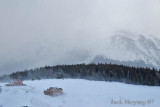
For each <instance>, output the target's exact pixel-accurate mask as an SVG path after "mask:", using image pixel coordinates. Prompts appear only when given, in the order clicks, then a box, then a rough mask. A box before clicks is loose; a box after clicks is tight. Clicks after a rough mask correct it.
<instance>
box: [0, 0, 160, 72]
mask: <svg viewBox="0 0 160 107" xmlns="http://www.w3.org/2000/svg"><path fill="white" fill-rule="evenodd" d="M159 28H160V1H159V0H0V74H5V73H10V72H16V71H17V70H24V69H30V68H35V67H40V66H44V65H56V64H74V63H78V59H76V57H75V56H74V54H73V53H76V52H77V53H79V52H81V50H82V51H83V50H87V52H88V51H89V52H91V53H94V52H96V50H98V49H99V48H101V47H103V42H104V39H105V38H107V36H111V35H112V33H113V32H115V31H117V30H126V31H129V32H134V33H140V34H144V35H146V34H152V35H154V36H157V37H158V35H159V34H160V30H159Z"/></svg>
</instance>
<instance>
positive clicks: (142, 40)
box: [92, 31, 160, 68]
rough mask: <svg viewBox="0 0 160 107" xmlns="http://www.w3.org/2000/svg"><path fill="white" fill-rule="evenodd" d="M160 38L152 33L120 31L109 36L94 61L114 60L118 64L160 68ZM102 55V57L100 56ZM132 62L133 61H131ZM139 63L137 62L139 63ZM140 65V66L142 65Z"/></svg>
mask: <svg viewBox="0 0 160 107" xmlns="http://www.w3.org/2000/svg"><path fill="white" fill-rule="evenodd" d="M159 53H160V40H159V39H158V38H156V37H154V36H152V35H141V34H134V33H130V32H127V31H118V32H116V33H115V34H114V35H113V36H111V37H109V38H107V41H106V43H105V46H104V49H103V50H102V51H101V53H100V52H99V54H97V55H96V56H95V57H94V58H93V60H92V62H95V63H97V62H103V63H105V62H107V63H108V62H109V61H110V62H114V63H116V62H117V63H118V64H125V65H126V64H127V62H128V64H131V65H130V66H135V65H137V66H138V65H139V64H140V63H139V62H143V64H142V65H143V67H144V66H149V67H156V68H160V54H159ZM100 56H101V57H100ZM131 62H132V63H131ZM137 62H138V64H135V63H137ZM142 65H139V66H142Z"/></svg>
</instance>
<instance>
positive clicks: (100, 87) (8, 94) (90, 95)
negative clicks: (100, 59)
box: [0, 79, 160, 107]
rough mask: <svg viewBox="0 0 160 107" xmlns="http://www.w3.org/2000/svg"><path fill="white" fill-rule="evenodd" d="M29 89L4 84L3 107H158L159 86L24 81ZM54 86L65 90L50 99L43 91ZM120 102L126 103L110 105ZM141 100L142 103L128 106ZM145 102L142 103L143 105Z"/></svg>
mask: <svg viewBox="0 0 160 107" xmlns="http://www.w3.org/2000/svg"><path fill="white" fill-rule="evenodd" d="M24 83H25V84H27V86H22V87H6V86H5V84H4V83H1V84H0V85H1V86H2V92H1V93H0V105H3V106H4V107H21V106H26V105H27V106H29V107H133V106H134V107H159V106H160V91H159V90H160V87H149V86H136V85H128V84H123V83H116V82H103V81H88V80H82V79H64V80H62V79H48V80H35V81H24ZM50 86H54V87H61V88H63V90H64V94H63V95H62V96H57V97H51V96H47V95H44V94H43V90H45V89H46V88H48V87H50ZM116 100H119V101H120V100H121V103H123V104H111V103H112V101H116ZM125 101H126V102H127V101H139V104H137V103H135V105H134V103H131V102H130V104H128V103H126V104H125ZM142 102H143V103H142Z"/></svg>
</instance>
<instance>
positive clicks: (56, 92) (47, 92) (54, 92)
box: [44, 87, 63, 96]
mask: <svg viewBox="0 0 160 107" xmlns="http://www.w3.org/2000/svg"><path fill="white" fill-rule="evenodd" d="M62 92H63V89H62V88H57V87H50V88H48V89H47V90H44V94H45V95H50V96H57V95H61V94H62Z"/></svg>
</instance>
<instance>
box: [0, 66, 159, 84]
mask: <svg viewBox="0 0 160 107" xmlns="http://www.w3.org/2000/svg"><path fill="white" fill-rule="evenodd" d="M50 78H57V79H62V78H63V79H65V78H77V79H88V80H98V81H116V82H123V83H127V84H136V85H149V86H160V71H158V70H156V69H154V68H153V69H150V68H137V67H128V66H124V65H116V64H75V65H57V66H45V67H40V68H35V69H31V70H25V71H17V72H15V73H12V74H10V75H4V76H1V77H0V81H7V80H13V79H21V80H36V79H38V80H39V79H50Z"/></svg>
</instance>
